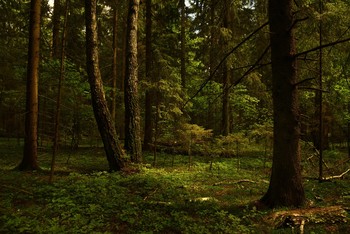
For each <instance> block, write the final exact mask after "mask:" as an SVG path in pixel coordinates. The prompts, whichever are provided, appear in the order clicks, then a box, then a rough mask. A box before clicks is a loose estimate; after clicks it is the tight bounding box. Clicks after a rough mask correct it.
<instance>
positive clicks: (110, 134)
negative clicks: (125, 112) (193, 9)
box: [85, 0, 124, 171]
mask: <svg viewBox="0 0 350 234" xmlns="http://www.w3.org/2000/svg"><path fill="white" fill-rule="evenodd" d="M96 7H97V2H96V0H85V20H86V68H87V73H88V76H89V83H90V91H91V102H92V107H93V111H94V115H95V119H96V122H97V126H98V129H99V132H100V135H101V138H102V141H103V145H104V149H105V152H106V157H107V160H108V163H109V169H110V170H111V171H118V170H121V169H122V168H123V167H124V160H123V156H124V153H123V150H122V148H121V146H120V143H119V140H118V137H117V134H116V131H115V126H114V123H113V122H112V118H111V114H110V112H109V110H108V106H107V101H106V98H105V94H104V90H103V84H102V78H101V73H100V69H99V55H98V47H97V45H98V39H97V19H96Z"/></svg>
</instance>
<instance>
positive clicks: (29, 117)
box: [18, 0, 41, 170]
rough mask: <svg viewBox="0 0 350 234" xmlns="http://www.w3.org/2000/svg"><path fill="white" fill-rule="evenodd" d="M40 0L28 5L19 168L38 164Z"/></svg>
mask: <svg viewBox="0 0 350 234" xmlns="http://www.w3.org/2000/svg"><path fill="white" fill-rule="evenodd" d="M40 12H41V0H32V1H31V5H30V23H29V27H30V28H29V45H28V65H27V91H26V114H25V136H24V152H23V159H22V162H21V163H20V164H19V166H18V169H19V170H37V169H39V165H38V80H39V74H38V68H39V60H40V56H39V52H40Z"/></svg>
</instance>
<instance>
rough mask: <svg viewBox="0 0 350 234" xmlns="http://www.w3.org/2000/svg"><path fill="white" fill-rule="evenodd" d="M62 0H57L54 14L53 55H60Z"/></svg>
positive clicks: (54, 5) (57, 56)
mask: <svg viewBox="0 0 350 234" xmlns="http://www.w3.org/2000/svg"><path fill="white" fill-rule="evenodd" d="M60 24H61V0H55V1H54V4H53V16H52V57H53V58H56V59H58V58H59V57H60V36H59V34H60Z"/></svg>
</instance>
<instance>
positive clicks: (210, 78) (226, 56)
mask: <svg viewBox="0 0 350 234" xmlns="http://www.w3.org/2000/svg"><path fill="white" fill-rule="evenodd" d="M268 24H269V22H265V23H264V24H262V25H261V26H260V27H258V28H257V29H255V30H254V31H253V32H252V33H250V34H249V35H248V36H247V37H246V38H244V39H243V40H242V41H241V42H240V43H238V44H237V45H236V46H235V47H233V48H232V49H231V50H230V51H229V52H228V53H227V54H226V55H225V56H224V57H223V58H222V59H221V61H220V63H219V64H218V65H217V66H216V67H215V69H214V71H213V72H212V73H211V74H210V75H209V77H208V78H207V79H206V80H205V81H204V82H203V83H202V84H201V86H200V87H199V89H198V90H197V92H196V93H195V94H194V95H193V96H192V97H190V98H189V99H188V100H187V101H186V102H185V104H184V105H183V107H182V108H184V107H185V106H186V105H187V104H188V103H189V102H190V101H191V100H193V99H194V98H195V97H196V96H197V95H198V94H199V93H200V92H201V91H202V90H203V89H204V87H205V86H206V85H207V84H208V82H209V81H210V80H212V79H213V78H214V75H215V73H216V72H217V71H218V70H219V68H220V67H221V65H222V64H223V63H224V62H225V61H226V59H227V58H228V57H229V56H230V55H231V54H232V53H233V52H235V51H236V50H237V49H238V48H239V47H241V46H242V45H243V44H244V43H246V42H247V41H248V40H249V39H250V38H251V37H253V36H254V35H255V34H256V33H258V32H259V31H260V30H261V29H263V28H264V27H265V26H267V25H268Z"/></svg>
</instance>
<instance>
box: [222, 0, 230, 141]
mask: <svg viewBox="0 0 350 234" xmlns="http://www.w3.org/2000/svg"><path fill="white" fill-rule="evenodd" d="M228 5H229V4H228V2H227V1H225V6H226V10H225V12H226V13H225V16H224V21H223V27H224V28H226V29H230V28H229V11H230V10H229V7H228ZM226 40H227V39H226V38H223V41H226ZM224 44H225V43H224ZM222 86H223V87H222V89H223V97H222V135H224V136H228V134H230V89H229V87H230V70H229V65H228V61H226V62H225V65H224V68H223V81H222Z"/></svg>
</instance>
